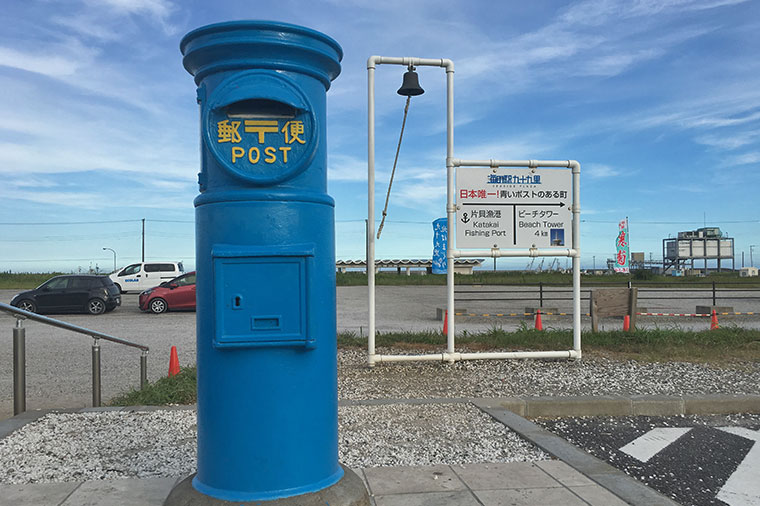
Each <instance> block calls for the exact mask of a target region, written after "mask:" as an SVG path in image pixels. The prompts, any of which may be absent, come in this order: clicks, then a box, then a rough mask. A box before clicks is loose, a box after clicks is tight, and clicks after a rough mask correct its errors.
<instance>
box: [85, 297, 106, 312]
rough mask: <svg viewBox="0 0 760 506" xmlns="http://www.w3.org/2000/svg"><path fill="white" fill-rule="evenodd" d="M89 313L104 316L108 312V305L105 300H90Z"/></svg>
mask: <svg viewBox="0 0 760 506" xmlns="http://www.w3.org/2000/svg"><path fill="white" fill-rule="evenodd" d="M87 312H88V313H90V314H103V313H105V312H106V303H105V302H103V299H97V298H96V299H90V301H89V302H88V303H87Z"/></svg>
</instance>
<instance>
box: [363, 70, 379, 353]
mask: <svg viewBox="0 0 760 506" xmlns="http://www.w3.org/2000/svg"><path fill="white" fill-rule="evenodd" d="M377 58H378V57H376V56H370V57H369V59H368V60H367V262H366V263H367V290H368V294H367V300H368V305H369V332H368V335H367V354H368V357H367V359H368V361H369V365H370V367H372V366H373V365H374V357H375V60H376V59H377Z"/></svg>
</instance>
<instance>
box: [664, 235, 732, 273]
mask: <svg viewBox="0 0 760 506" xmlns="http://www.w3.org/2000/svg"><path fill="white" fill-rule="evenodd" d="M695 260H704V272H705V273H707V261H708V260H716V261H717V270H718V272H720V271H721V261H725V260H731V269H732V270H733V269H734V268H735V260H734V239H733V238H732V237H727V236H725V235H723V233H722V232H721V231H720V228H718V227H704V228H699V229H697V230H688V231H685V232H678V237H677V238H676V237H671V238H668V239H663V240H662V268H663V270H664V271H668V270H669V269H670V270H684V269H687V268H690V269H691V270H692V271H694V270H695V268H694V261H695Z"/></svg>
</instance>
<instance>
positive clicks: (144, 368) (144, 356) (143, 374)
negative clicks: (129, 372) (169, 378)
mask: <svg viewBox="0 0 760 506" xmlns="http://www.w3.org/2000/svg"><path fill="white" fill-rule="evenodd" d="M147 386H148V351H147V350H143V351H142V353H141V354H140V390H143V389H144V388H145V387H147Z"/></svg>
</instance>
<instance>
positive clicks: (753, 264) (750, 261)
mask: <svg viewBox="0 0 760 506" xmlns="http://www.w3.org/2000/svg"><path fill="white" fill-rule="evenodd" d="M756 246H757V244H750V245H749V265H750V267H754V266H755V262H754V261H753V260H752V250H753V249H755V247H756Z"/></svg>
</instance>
